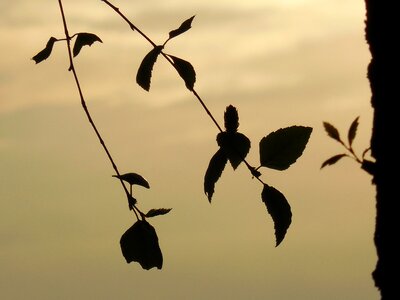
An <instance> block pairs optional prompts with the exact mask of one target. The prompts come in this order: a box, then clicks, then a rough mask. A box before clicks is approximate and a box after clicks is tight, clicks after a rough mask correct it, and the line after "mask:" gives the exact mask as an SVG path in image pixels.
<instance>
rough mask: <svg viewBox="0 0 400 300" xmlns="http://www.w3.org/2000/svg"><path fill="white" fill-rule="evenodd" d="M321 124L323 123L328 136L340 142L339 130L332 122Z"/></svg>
mask: <svg viewBox="0 0 400 300" xmlns="http://www.w3.org/2000/svg"><path fill="white" fill-rule="evenodd" d="M323 125H324V128H325V131H326V133H327V134H328V136H329V137H331V138H332V139H334V140H336V141H338V142H339V143H342V140H341V139H340V134H339V131H338V130H337V129H336V127H335V126H333V125H332V124H330V123H328V122H323Z"/></svg>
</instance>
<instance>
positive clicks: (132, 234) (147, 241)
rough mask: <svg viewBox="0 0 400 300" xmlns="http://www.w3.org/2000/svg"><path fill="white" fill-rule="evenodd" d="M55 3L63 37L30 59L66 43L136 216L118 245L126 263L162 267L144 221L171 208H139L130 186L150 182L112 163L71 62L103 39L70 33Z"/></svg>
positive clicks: (150, 229)
mask: <svg viewBox="0 0 400 300" xmlns="http://www.w3.org/2000/svg"><path fill="white" fill-rule="evenodd" d="M58 3H59V8H60V12H61V17H62V21H63V27H64V32H65V38H55V37H50V38H49V40H48V42H47V43H46V46H45V48H44V49H43V50H41V51H40V52H38V53H37V54H36V55H35V56H33V57H32V60H34V61H35V63H36V64H38V63H41V62H43V61H45V60H46V59H48V58H49V57H50V55H51V53H52V51H53V47H54V45H55V43H56V42H60V41H65V42H66V44H67V49H68V57H69V63H70V66H69V68H68V71H71V72H72V74H73V76H74V80H75V84H76V87H77V89H78V92H79V96H80V100H81V105H82V108H83V110H84V112H85V114H86V116H87V119H88V121H89V123H90V124H91V126H92V128H93V130H94V131H95V133H96V136H97V138H98V140H99V142H100V144H101V145H102V147H103V150H104V151H105V152H106V154H107V157H108V159H109V161H110V162H111V165H112V167H113V169H114V171H115V172H116V175H113V177H116V178H118V179H119V181H120V182H121V185H122V188H123V190H124V191H125V194H126V196H127V198H128V206H129V209H130V210H132V211H133V212H134V214H135V216H136V219H137V220H136V222H135V223H134V224H133V225H132V226H131V227H130V228H129V229H128V230H127V231H126V232H125V233H124V234H123V235H122V237H121V240H120V246H121V251H122V254H123V256H124V257H125V259H126V261H127V262H128V263H130V262H132V261H137V262H138V263H140V265H141V266H142V268H143V269H147V270H149V269H151V268H153V267H157V268H158V269H161V268H162V264H163V257H162V253H161V249H160V247H159V243H158V237H157V234H156V231H155V229H154V228H153V227H152V226H151V225H150V224H149V223H148V222H147V220H146V218H151V217H155V216H160V215H165V214H167V213H169V212H170V211H171V209H170V208H161V209H151V210H149V211H148V212H147V213H146V214H145V213H142V212H141V210H140V209H139V208H138V206H137V200H136V199H135V198H134V197H133V194H132V186H133V185H139V186H143V187H145V188H150V185H149V183H148V182H147V180H146V179H144V178H143V177H142V176H141V175H139V174H137V173H126V174H122V175H121V174H120V172H119V170H118V167H117V165H116V163H115V162H114V159H113V157H112V156H111V153H110V151H109V150H108V147H107V146H106V144H105V142H104V140H103V138H102V136H101V134H100V132H99V130H98V129H97V127H96V125H95V123H94V121H93V118H92V116H91V114H90V112H89V109H88V108H87V105H86V101H85V97H84V94H83V91H82V88H81V84H80V81H79V78H78V74H77V71H76V68H75V65H74V58H75V57H76V56H77V55H79V53H80V52H81V50H82V48H83V47H84V46H91V45H92V44H93V43H94V42H101V43H102V40H101V39H100V38H99V37H98V36H97V35H95V34H93V33H88V32H79V33H75V34H74V35H72V36H71V35H70V34H69V31H68V26H67V21H66V17H65V13H64V8H63V4H62V1H61V0H58ZM74 38H76V39H75V43H74V46H73V48H72V47H71V41H72V40H73V39H74ZM124 182H127V183H128V184H129V186H130V189H129V191H128V189H127V187H126V186H125V183H124Z"/></svg>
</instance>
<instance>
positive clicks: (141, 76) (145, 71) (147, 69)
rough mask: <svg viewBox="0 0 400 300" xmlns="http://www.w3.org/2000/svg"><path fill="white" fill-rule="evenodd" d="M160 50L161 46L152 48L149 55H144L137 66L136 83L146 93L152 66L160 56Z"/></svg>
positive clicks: (148, 88)
mask: <svg viewBox="0 0 400 300" xmlns="http://www.w3.org/2000/svg"><path fill="white" fill-rule="evenodd" d="M162 49H163V46H156V47H154V48H153V49H152V50H151V51H150V52H149V53H147V54H146V56H145V57H144V58H143V60H142V63H141V64H140V66H139V69H138V72H137V74H136V82H137V84H139V85H140V86H141V87H142V88H143V89H145V90H146V91H149V90H150V82H151V75H152V71H153V66H154V64H155V63H156V61H157V57H158V55H160V53H161V50H162Z"/></svg>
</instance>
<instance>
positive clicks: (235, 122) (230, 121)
mask: <svg viewBox="0 0 400 300" xmlns="http://www.w3.org/2000/svg"><path fill="white" fill-rule="evenodd" d="M224 122H225V130H226V131H227V132H236V131H237V130H238V128H239V114H238V111H237V109H236V107H234V106H233V105H229V106H227V107H226V110H225V113H224Z"/></svg>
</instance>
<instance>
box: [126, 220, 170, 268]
mask: <svg viewBox="0 0 400 300" xmlns="http://www.w3.org/2000/svg"><path fill="white" fill-rule="evenodd" d="M120 245H121V250H122V254H123V256H124V258H125V260H126V262H127V263H128V264H129V263H131V262H132V261H136V262H138V263H139V264H140V265H141V266H142V268H143V269H145V270H150V269H151V268H153V267H157V268H158V269H161V268H162V265H163V256H162V253H161V249H160V246H159V244H158V237H157V233H156V231H155V229H154V227H153V226H151V225H150V224H149V223H148V222H147V221H145V220H138V221H136V223H135V224H133V225H132V226H131V227H130V228H129V229H128V230H127V231H126V232H125V233H124V234H123V235H122V237H121V240H120Z"/></svg>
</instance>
